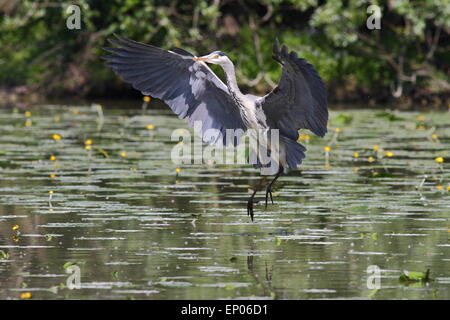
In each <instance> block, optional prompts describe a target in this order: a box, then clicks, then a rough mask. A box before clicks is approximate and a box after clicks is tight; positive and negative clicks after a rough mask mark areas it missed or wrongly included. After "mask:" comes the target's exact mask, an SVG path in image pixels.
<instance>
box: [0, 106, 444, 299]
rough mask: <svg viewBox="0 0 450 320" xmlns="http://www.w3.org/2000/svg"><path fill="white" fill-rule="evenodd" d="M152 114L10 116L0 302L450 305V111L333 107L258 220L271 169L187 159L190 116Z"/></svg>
mask: <svg viewBox="0 0 450 320" xmlns="http://www.w3.org/2000/svg"><path fill="white" fill-rule="evenodd" d="M139 107H140V106H139V105H137V106H136V105H135V108H133V109H127V110H124V109H119V108H117V107H114V103H113V104H112V105H111V106H110V107H108V108H104V110H103V113H104V117H103V120H102V119H101V118H100V117H99V114H98V112H97V111H96V110H95V108H92V107H90V106H70V107H69V106H56V105H55V106H52V105H45V106H39V107H36V108H32V109H29V110H30V111H31V116H30V117H28V119H29V120H28V126H25V123H26V119H27V117H26V116H25V115H24V110H21V111H17V110H16V111H14V110H11V109H2V110H0V250H1V251H0V299H20V296H21V293H27V292H29V293H31V297H32V299H127V298H130V299H131V298H134V299H230V298H231V299H233V298H254V299H257V298H268V299H298V298H306V299H322V298H331V299H334V298H343V299H354V298H357V299H360V298H362V299H403V298H406V299H413V298H414V299H417V298H420V299H436V298H437V299H449V298H450V243H449V236H450V232H449V231H450V221H449V217H450V191H447V187H448V186H450V114H449V113H423V114H420V113H417V112H415V113H414V112H410V113H406V112H404V113H400V112H399V113H395V114H394V113H389V114H385V113H383V112H384V111H380V110H374V111H357V110H355V111H336V112H331V122H330V126H329V127H330V132H329V133H328V134H327V136H326V137H325V139H320V138H316V137H312V136H311V135H310V139H306V140H305V139H304V140H303V143H304V144H305V145H306V147H307V148H308V152H307V158H306V160H305V161H304V163H303V164H302V166H301V171H294V172H291V173H290V174H289V175H288V176H284V177H282V178H280V179H279V181H278V183H277V185H276V188H275V191H276V192H275V193H274V200H275V204H274V205H269V206H268V208H267V210H266V209H264V205H263V204H262V203H261V202H262V200H263V196H264V195H263V194H259V196H258V198H257V199H258V200H261V201H260V203H259V204H257V205H256V206H255V221H254V222H251V221H250V219H249V218H248V217H247V211H246V201H247V198H248V196H249V192H250V190H249V188H251V186H252V185H254V184H256V183H257V181H258V179H259V174H258V172H257V171H256V170H254V169H253V168H251V167H248V166H241V167H239V166H224V165H220V166H219V165H217V166H208V165H183V166H177V165H175V164H173V163H172V162H171V160H170V154H171V150H172V148H173V146H174V142H171V141H170V135H171V133H172V131H173V130H175V129H177V128H186V125H185V123H184V122H182V121H180V120H178V119H177V118H176V117H175V116H174V115H173V114H172V112H170V110H167V109H164V108H163V109H153V108H152V107H151V106H150V107H149V109H148V110H147V113H146V115H145V116H143V115H142V112H141V110H140V108H139ZM419 116H423V117H424V119H423V118H418V117H419ZM55 117H56V118H55ZM419 119H421V120H419ZM30 121H31V122H30ZM149 124H151V125H152V126H153V128H152V127H150V129H148V128H147V125H149ZM335 128H339V129H340V132H339V133H336V132H335ZM53 134H58V135H60V136H61V140H55V139H53V137H52V135H53ZM304 134H307V133H306V132H305V133H304ZM433 134H435V135H436V136H433V138H432V137H431V136H432V135H433ZM87 139H91V140H92V145H91V150H85V141H86V140H87ZM327 145H328V146H330V147H331V150H330V151H329V156H328V158H329V161H328V163H326V156H325V152H324V146H327ZM375 145H377V146H379V150H378V151H377V152H375V151H373V147H374V146H375ZM355 152H358V153H359V157H357V158H356V157H355V156H354V153H355ZM387 152H392V153H393V156H392V157H387V156H385V155H386V153H387ZM52 155H53V156H54V157H55V158H56V160H50V157H51V156H52ZM369 157H373V161H372V162H369ZM437 157H443V158H444V161H445V162H444V163H442V164H439V163H437V162H436V161H435V158H437ZM371 160H372V159H371ZM177 167H180V169H181V172H179V173H178V174H177V173H176V168H177ZM52 174H54V175H55V176H54V177H51V175H52ZM50 191H52V192H53V194H52V195H50V194H49V192H50ZM14 226H16V227H14ZM13 229H16V230H13ZM70 263H75V264H76V265H77V266H78V267H79V270H80V276H81V278H80V280H81V284H80V285H81V288H79V289H69V288H67V287H66V285H67V279H68V277H69V276H70V275H69V274H67V273H66V269H67V268H64V266H65V267H67V266H68V265H69V264H70ZM370 265H376V266H378V267H379V268H380V270H381V289H379V290H378V291H374V290H373V289H369V288H368V287H367V279H368V276H369V274H368V273H367V268H368V266H370ZM427 269H430V276H431V278H432V281H430V282H412V283H403V282H400V281H399V276H400V274H401V272H402V271H403V270H409V271H425V270H427Z"/></svg>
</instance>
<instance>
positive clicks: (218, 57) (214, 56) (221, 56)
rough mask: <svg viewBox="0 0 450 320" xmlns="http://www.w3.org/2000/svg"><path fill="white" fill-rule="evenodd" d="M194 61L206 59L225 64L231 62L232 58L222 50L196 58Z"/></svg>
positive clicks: (205, 60)
mask: <svg viewBox="0 0 450 320" xmlns="http://www.w3.org/2000/svg"><path fill="white" fill-rule="evenodd" d="M194 61H204V62H207V63H212V64H219V65H223V64H226V63H227V62H229V61H230V59H229V58H228V57H227V56H226V54H225V53H223V52H222V51H214V52H211V53H210V54H208V55H206V56H203V57H198V58H194Z"/></svg>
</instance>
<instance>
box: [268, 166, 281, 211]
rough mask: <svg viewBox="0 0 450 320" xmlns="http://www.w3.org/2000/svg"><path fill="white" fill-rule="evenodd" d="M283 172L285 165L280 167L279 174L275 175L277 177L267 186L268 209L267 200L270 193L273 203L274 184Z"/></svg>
mask: <svg viewBox="0 0 450 320" xmlns="http://www.w3.org/2000/svg"><path fill="white" fill-rule="evenodd" d="M282 173H283V167H281V166H280V169H279V170H278V172H277V174H276V175H275V178H273V180H272V181H271V182H270V183H269V185H268V186H267V188H266V209H267V200H268V198H269V195H270V201H272V204H273V197H272V185H273V184H274V183H275V181H277V179H278V178H279V177H280V176H281V174H282Z"/></svg>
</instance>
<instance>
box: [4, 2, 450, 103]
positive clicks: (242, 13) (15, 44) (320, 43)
mask: <svg viewBox="0 0 450 320" xmlns="http://www.w3.org/2000/svg"><path fill="white" fill-rule="evenodd" d="M71 4H72V1H59V2H47V1H34V0H21V1H19V0H11V1H9V2H8V5H4V6H3V7H1V8H0V12H1V13H2V14H1V15H0V35H1V36H0V46H1V48H2V50H1V51H0V86H2V87H14V86H22V85H25V86H27V87H29V88H32V89H34V90H39V91H41V92H44V93H46V94H64V93H70V94H72V93H77V94H80V95H85V94H89V93H90V94H97V95H105V94H108V95H109V94H110V92H111V91H113V90H111V89H114V91H115V90H119V92H124V91H126V90H130V87H129V86H127V85H125V84H124V83H123V82H121V81H120V80H119V79H118V78H117V77H116V76H115V75H114V74H113V73H112V72H111V71H110V70H109V69H108V68H105V67H104V64H103V62H102V60H101V59H100V56H101V55H103V54H104V52H103V51H102V49H101V47H102V46H105V45H107V41H106V39H107V38H108V37H110V36H111V35H112V34H113V33H118V34H120V35H123V36H126V37H129V38H132V39H136V40H139V41H142V42H146V43H151V44H154V45H156V46H161V47H164V48H171V47H183V48H185V49H186V50H188V51H191V52H193V53H194V54H205V53H207V52H210V51H212V50H216V49H221V50H223V51H225V52H227V54H228V55H229V56H230V58H231V59H233V60H234V61H235V62H236V67H237V68H238V78H239V81H240V82H241V85H243V86H252V85H254V84H255V83H256V90H257V91H261V92H263V91H266V90H269V89H270V88H271V86H270V85H273V84H274V82H275V83H276V82H277V81H278V78H279V76H280V68H279V66H278V65H277V63H276V62H275V61H273V60H272V58H271V56H272V52H271V47H272V44H273V40H274V38H275V37H278V38H279V39H280V41H281V42H283V43H286V44H287V45H288V46H289V47H290V48H291V49H292V50H295V51H297V52H298V54H299V56H301V57H304V58H305V59H307V60H308V61H310V62H311V63H312V64H314V65H315V66H316V68H317V69H318V71H319V73H320V74H321V76H322V77H323V79H324V80H325V81H326V82H327V83H328V84H329V87H330V90H329V91H330V94H331V96H333V94H334V93H335V92H336V91H337V90H343V91H344V92H347V93H349V92H356V91H360V92H363V93H364V94H365V95H366V96H367V93H370V94H371V95H375V96H376V97H383V96H384V97H386V96H390V95H391V93H393V94H394V95H396V96H400V95H402V94H416V93H420V92H422V93H423V92H428V93H429V92H432V93H441V92H448V91H450V85H449V72H448V70H449V66H448V61H449V60H450V53H449V52H450V50H448V49H449V48H448V44H446V43H450V41H448V40H449V30H450V3H449V2H448V1H446V0H426V1H420V2H415V3H410V2H409V1H406V0H393V1H366V0H350V1H345V2H342V1H339V0H330V1H325V2H319V1H317V0H307V1H304V0H284V1H282V0H261V1H258V2H254V1H221V0H214V1H211V0H187V1H172V2H168V1H162V0H125V1H122V0H114V1H100V0H91V1H89V0H79V1H77V2H76V4H77V5H79V6H80V8H81V20H82V23H81V30H69V29H68V28H67V27H66V19H67V17H68V13H67V12H66V9H67V7H68V6H69V5H71ZM371 4H378V5H379V6H380V8H381V12H382V15H383V16H382V20H381V21H382V22H381V24H382V28H381V30H368V29H367V27H366V20H367V18H368V16H369V15H370V14H368V13H367V7H368V6H369V5H371ZM446 61H447V62H446ZM215 70H216V69H215ZM216 71H217V70H216ZM218 73H220V71H218ZM255 78H256V79H257V80H256V81H252V80H253V79H255Z"/></svg>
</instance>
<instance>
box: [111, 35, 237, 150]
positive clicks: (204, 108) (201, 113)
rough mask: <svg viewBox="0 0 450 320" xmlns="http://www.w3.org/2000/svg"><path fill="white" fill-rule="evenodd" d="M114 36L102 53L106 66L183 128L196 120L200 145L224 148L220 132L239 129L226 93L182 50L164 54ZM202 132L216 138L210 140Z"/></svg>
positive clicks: (217, 81)
mask: <svg viewBox="0 0 450 320" xmlns="http://www.w3.org/2000/svg"><path fill="white" fill-rule="evenodd" d="M115 37H116V38H117V40H115V39H110V40H109V42H110V43H111V44H113V45H114V46H115V47H113V48H109V47H108V48H104V50H105V51H107V52H109V53H111V55H108V56H105V57H103V58H104V59H105V60H107V63H106V65H107V66H109V67H110V68H111V69H112V70H113V71H114V73H116V74H117V75H119V76H120V77H122V78H123V80H124V81H125V82H127V83H130V84H131V85H132V86H133V87H134V88H135V89H137V90H139V91H141V92H142V94H144V95H150V96H152V97H155V98H158V99H161V100H163V101H164V102H165V103H167V104H168V105H169V107H170V108H171V109H172V110H173V111H174V112H175V113H176V114H177V115H178V117H179V118H181V119H183V120H185V121H186V122H188V123H189V125H191V126H194V122H196V121H201V132H199V134H200V136H201V137H202V138H203V140H204V141H206V142H209V143H216V144H225V143H226V141H228V140H227V137H226V129H235V130H236V129H242V130H245V125H244V123H243V121H242V119H241V116H240V113H239V110H238V107H237V106H236V105H235V103H234V102H233V100H232V98H231V96H230V94H229V92H228V88H227V87H226V85H225V84H224V83H223V82H222V81H221V80H220V79H219V78H218V77H217V76H216V75H215V74H214V73H213V72H212V71H211V69H209V68H208V67H207V66H206V64H205V63H203V62H196V61H194V60H193V59H192V58H193V57H194V56H193V55H192V54H190V53H189V52H187V51H186V50H183V49H179V48H174V49H173V50H172V51H169V50H164V49H161V48H158V47H154V46H151V45H147V44H143V43H140V42H136V41H133V40H129V39H126V38H124V37H120V36H117V35H115ZM208 129H216V130H218V133H219V134H218V135H217V136H215V137H213V138H214V139H212V140H211V136H210V135H208V134H207V133H208V132H207V130H208ZM209 133H210V132H209ZM229 141H233V142H234V143H235V144H236V143H237V140H235V139H230V140H229Z"/></svg>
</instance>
